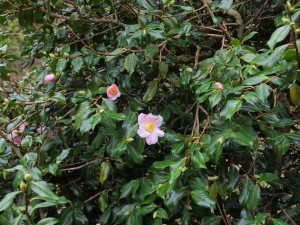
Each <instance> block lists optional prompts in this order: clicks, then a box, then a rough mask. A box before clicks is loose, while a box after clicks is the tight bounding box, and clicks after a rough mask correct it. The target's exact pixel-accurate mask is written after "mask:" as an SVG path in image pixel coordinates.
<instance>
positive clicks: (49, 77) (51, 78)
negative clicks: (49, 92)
mask: <svg viewBox="0 0 300 225" xmlns="http://www.w3.org/2000/svg"><path fill="white" fill-rule="evenodd" d="M54 81H56V77H55V76H54V74H53V73H51V74H48V75H46V77H45V79H44V82H45V83H51V82H54Z"/></svg>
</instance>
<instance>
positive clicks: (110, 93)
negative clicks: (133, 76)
mask: <svg viewBox="0 0 300 225" xmlns="http://www.w3.org/2000/svg"><path fill="white" fill-rule="evenodd" d="M106 94H107V97H108V98H109V99H110V100H112V101H114V100H116V99H117V98H118V97H120V96H121V92H120V91H119V88H118V86H117V85H115V84H113V85H111V86H109V87H108V88H107V91H106Z"/></svg>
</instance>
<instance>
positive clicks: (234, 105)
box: [220, 99, 242, 119]
mask: <svg viewBox="0 0 300 225" xmlns="http://www.w3.org/2000/svg"><path fill="white" fill-rule="evenodd" d="M241 107H242V102H241V100H239V99H236V100H229V101H228V102H227V103H226V105H225V107H224V108H223V109H222V111H221V113H220V115H221V117H223V118H224V119H230V118H231V117H232V116H233V115H234V114H235V113H236V112H237V111H239V110H240V108H241Z"/></svg>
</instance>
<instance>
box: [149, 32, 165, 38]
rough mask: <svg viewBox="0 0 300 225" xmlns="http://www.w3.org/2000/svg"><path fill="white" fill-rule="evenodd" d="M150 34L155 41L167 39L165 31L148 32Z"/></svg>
mask: <svg viewBox="0 0 300 225" xmlns="http://www.w3.org/2000/svg"><path fill="white" fill-rule="evenodd" d="M148 33H149V34H150V37H152V38H153V39H154V40H156V39H165V38H166V34H165V32H164V31H163V30H148Z"/></svg>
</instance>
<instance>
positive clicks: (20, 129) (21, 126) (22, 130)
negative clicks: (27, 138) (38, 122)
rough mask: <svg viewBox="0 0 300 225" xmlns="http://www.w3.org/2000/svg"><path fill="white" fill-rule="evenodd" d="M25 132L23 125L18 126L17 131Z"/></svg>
mask: <svg viewBox="0 0 300 225" xmlns="http://www.w3.org/2000/svg"><path fill="white" fill-rule="evenodd" d="M24 130H25V123H22V124H21V125H20V126H19V131H20V132H21V133H22V132H24Z"/></svg>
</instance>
